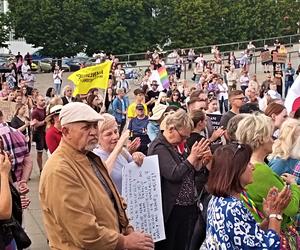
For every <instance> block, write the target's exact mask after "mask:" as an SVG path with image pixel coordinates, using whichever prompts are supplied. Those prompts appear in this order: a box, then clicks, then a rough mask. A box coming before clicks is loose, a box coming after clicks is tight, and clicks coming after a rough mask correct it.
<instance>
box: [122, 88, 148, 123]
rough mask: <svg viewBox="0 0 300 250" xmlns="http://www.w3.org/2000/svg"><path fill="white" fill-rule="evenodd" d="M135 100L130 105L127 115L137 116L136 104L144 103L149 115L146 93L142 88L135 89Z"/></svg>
mask: <svg viewBox="0 0 300 250" xmlns="http://www.w3.org/2000/svg"><path fill="white" fill-rule="evenodd" d="M133 94H134V97H135V100H134V101H133V102H132V103H131V104H130V105H129V107H128V112H127V117H128V119H131V118H134V117H136V112H135V110H136V105H137V104H142V105H143V106H144V110H145V115H148V109H147V105H146V104H145V93H144V92H143V91H142V90H141V89H135V90H134V91H133Z"/></svg>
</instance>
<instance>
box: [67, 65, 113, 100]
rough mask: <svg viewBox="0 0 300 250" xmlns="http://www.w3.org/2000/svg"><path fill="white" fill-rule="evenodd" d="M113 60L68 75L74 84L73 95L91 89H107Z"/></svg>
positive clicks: (84, 92)
mask: <svg viewBox="0 0 300 250" xmlns="http://www.w3.org/2000/svg"><path fill="white" fill-rule="evenodd" d="M111 64H112V62H111V61H106V62H104V63H101V64H98V65H95V66H90V67H87V68H83V69H80V70H78V71H76V72H74V73H73V74H72V75H70V76H69V77H68V79H69V80H71V81H72V82H73V83H74V85H75V89H74V92H73V95H74V96H76V95H77V94H83V95H84V94H87V93H88V92H89V90H90V89H94V88H95V89H96V88H97V89H107V87H108V77H109V71H110V67H111Z"/></svg>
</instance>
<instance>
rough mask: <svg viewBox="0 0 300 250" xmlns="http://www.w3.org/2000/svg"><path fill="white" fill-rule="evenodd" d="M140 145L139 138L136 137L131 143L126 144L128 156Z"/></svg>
mask: <svg viewBox="0 0 300 250" xmlns="http://www.w3.org/2000/svg"><path fill="white" fill-rule="evenodd" d="M140 145H141V138H139V137H136V138H135V139H134V140H133V141H129V142H128V143H127V149H128V151H129V153H130V154H133V153H134V152H136V151H137V149H138V148H139V147H140Z"/></svg>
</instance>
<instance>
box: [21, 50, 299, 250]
mask: <svg viewBox="0 0 300 250" xmlns="http://www.w3.org/2000/svg"><path fill="white" fill-rule="evenodd" d="M299 61H300V60H299V57H298V56H297V55H296V54H294V55H293V57H292V62H293V65H294V68H296V67H297V66H298V64H299ZM251 72H252V73H253V72H254V67H251ZM69 74H70V73H65V74H64V77H63V78H64V79H63V82H64V85H65V84H67V83H70V82H69V81H68V80H67V77H68V76H69ZM182 76H183V75H182ZM257 76H258V80H259V81H260V82H262V81H263V80H264V79H265V75H264V74H263V69H262V67H261V64H257ZM191 77H192V72H191V71H190V72H187V79H188V80H189V79H191ZM191 84H192V83H191ZM51 86H52V75H51V74H37V84H36V87H37V88H38V89H39V90H40V93H42V94H45V93H46V90H47V88H49V87H51ZM132 89H134V86H132ZM131 95H132V94H131ZM32 156H33V162H34V167H33V172H32V176H31V181H30V182H29V187H30V193H29V197H30V199H31V204H30V206H29V208H28V209H27V210H26V211H25V213H24V222H25V228H26V231H27V232H28V234H29V236H30V238H31V240H32V246H31V247H30V249H31V250H46V249H49V247H48V245H47V238H46V237H47V236H46V233H45V230H44V227H43V222H42V216H41V210H40V205H39V200H38V184H39V170H38V167H37V165H36V161H35V150H34V147H33V150H32ZM46 158H47V156H46V154H45V157H44V160H45V161H46Z"/></svg>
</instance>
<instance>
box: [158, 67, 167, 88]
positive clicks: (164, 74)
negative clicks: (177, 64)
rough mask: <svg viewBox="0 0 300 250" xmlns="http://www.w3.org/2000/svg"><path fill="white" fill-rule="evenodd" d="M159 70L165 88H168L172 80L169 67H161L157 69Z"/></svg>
mask: <svg viewBox="0 0 300 250" xmlns="http://www.w3.org/2000/svg"><path fill="white" fill-rule="evenodd" d="M157 72H158V74H159V78H160V81H161V84H162V86H163V88H164V89H168V88H169V86H170V82H169V76H168V72H167V69H166V68H165V67H160V68H159V69H157Z"/></svg>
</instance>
